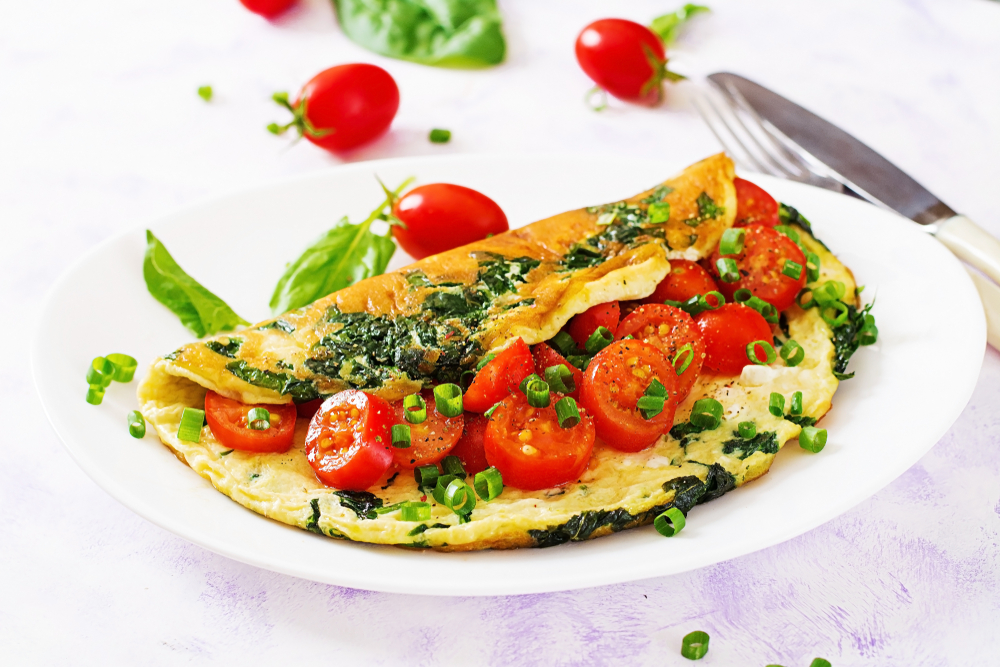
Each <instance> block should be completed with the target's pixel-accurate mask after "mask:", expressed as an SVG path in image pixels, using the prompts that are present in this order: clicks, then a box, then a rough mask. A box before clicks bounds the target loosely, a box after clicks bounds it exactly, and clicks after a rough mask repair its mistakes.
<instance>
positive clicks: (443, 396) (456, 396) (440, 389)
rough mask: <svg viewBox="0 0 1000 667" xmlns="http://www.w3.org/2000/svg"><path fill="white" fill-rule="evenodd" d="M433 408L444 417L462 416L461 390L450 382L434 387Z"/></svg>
mask: <svg viewBox="0 0 1000 667" xmlns="http://www.w3.org/2000/svg"><path fill="white" fill-rule="evenodd" d="M434 406H435V407H436V408H437V411H438V412H440V413H441V414H442V415H444V416H445V417H457V416H459V415H460V414H462V388H461V387H459V386H458V385H457V384H452V383H450V382H449V383H446V384H439V385H438V386H436V387H434Z"/></svg>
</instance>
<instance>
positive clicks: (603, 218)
mask: <svg viewBox="0 0 1000 667" xmlns="http://www.w3.org/2000/svg"><path fill="white" fill-rule="evenodd" d="M617 217H618V211H609V212H608V213H602V214H601V215H599V216H597V224H598V225H610V224H611V223H612V222H614V221H615V218H617Z"/></svg>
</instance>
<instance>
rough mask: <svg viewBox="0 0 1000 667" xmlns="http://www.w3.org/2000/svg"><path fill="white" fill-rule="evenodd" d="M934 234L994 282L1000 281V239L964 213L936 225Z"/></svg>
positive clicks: (959, 256) (961, 258)
mask: <svg viewBox="0 0 1000 667" xmlns="http://www.w3.org/2000/svg"><path fill="white" fill-rule="evenodd" d="M935 227H936V230H935V231H934V236H935V237H936V238H937V240H938V241H940V242H941V243H943V244H945V246H947V248H948V250H951V251H952V252H953V253H955V256H957V257H958V258H959V259H960V260H962V261H963V262H966V263H968V264H971V265H972V266H974V267H976V268H977V269H979V270H980V271H982V272H983V273H985V274H986V275H987V276H989V277H990V278H992V279H993V282H995V283H1000V241H998V240H997V239H996V238H995V237H994V236H993V235H991V234H990V233H989V232H987V231H986V230H985V229H983V228H982V227H980V226H979V225H977V224H976V223H974V222H973V221H972V220H969V219H968V218H967V217H965V216H964V215H956V216H955V217H953V218H948V219H947V220H944V221H942V222H939V223H937V224H936V225H935Z"/></svg>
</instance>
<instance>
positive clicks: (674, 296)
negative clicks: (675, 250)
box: [642, 259, 719, 303]
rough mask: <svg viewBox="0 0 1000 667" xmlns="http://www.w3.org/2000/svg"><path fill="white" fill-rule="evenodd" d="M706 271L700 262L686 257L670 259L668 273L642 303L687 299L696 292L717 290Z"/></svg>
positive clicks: (696, 293) (682, 300)
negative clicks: (697, 262)
mask: <svg viewBox="0 0 1000 667" xmlns="http://www.w3.org/2000/svg"><path fill="white" fill-rule="evenodd" d="M718 289H719V287H718V285H716V284H715V281H714V280H713V279H712V276H710V275H709V273H708V271H706V270H705V269H703V268H702V267H701V265H700V264H696V263H695V262H692V261H690V260H686V259H672V260H670V273H668V274H667V277H666V278H664V279H663V280H661V281H660V284H659V285H657V286H656V289H655V290H654V291H653V293H652V294H650V295H649V296H647V297H646V298H645V299H643V300H642V302H643V303H663V302H664V301H681V302H684V301H687V300H688V299H690V298H691V297H693V296H696V295H698V294H705V293H706V292H714V291H718Z"/></svg>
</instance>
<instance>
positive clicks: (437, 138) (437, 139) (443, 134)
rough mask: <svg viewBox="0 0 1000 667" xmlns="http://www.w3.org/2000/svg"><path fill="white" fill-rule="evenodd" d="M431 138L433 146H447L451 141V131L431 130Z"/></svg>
mask: <svg viewBox="0 0 1000 667" xmlns="http://www.w3.org/2000/svg"><path fill="white" fill-rule="evenodd" d="M429 138H430V140H431V143H432V144H446V143H448V142H449V141H451V130H440V129H437V128H434V129H433V130H431V134H430V137H429Z"/></svg>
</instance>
